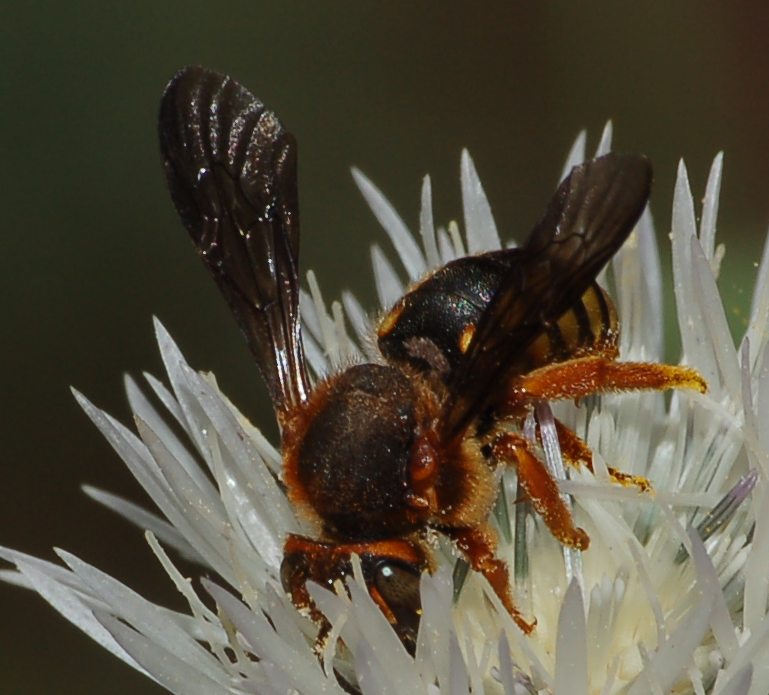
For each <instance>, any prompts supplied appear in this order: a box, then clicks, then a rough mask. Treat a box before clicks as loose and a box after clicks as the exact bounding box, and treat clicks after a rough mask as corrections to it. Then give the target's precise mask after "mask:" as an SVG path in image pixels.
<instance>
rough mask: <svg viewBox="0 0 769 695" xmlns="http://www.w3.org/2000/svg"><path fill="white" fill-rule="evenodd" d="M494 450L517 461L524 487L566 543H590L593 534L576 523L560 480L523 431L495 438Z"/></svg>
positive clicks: (499, 457) (583, 545)
mask: <svg viewBox="0 0 769 695" xmlns="http://www.w3.org/2000/svg"><path fill="white" fill-rule="evenodd" d="M575 436H576V435H575ZM493 453H494V457H495V458H496V459H497V460H498V461H503V462H504V463H506V464H508V465H515V467H516V470H517V473H518V481H519V482H520V484H521V487H522V488H523V490H524V492H525V493H526V496H527V497H528V498H529V501H530V502H531V504H532V506H533V507H534V511H536V512H537V514H539V515H540V516H541V517H542V520H543V521H544V522H545V524H547V527H548V528H549V529H550V532H551V533H552V534H553V535H554V536H555V537H556V538H557V539H558V540H559V541H560V542H561V543H563V544H564V545H568V546H571V547H572V548H577V549H578V550H585V549H586V548H587V546H588V545H589V544H590V537H589V536H588V535H587V533H585V531H584V530H583V529H581V528H579V527H578V526H575V524H574V519H573V518H572V516H571V512H570V511H569V508H568V507H567V506H566V504H565V503H564V501H563V498H562V497H561V493H560V490H559V489H558V483H556V481H555V479H554V478H553V476H552V475H550V473H549V472H548V470H547V468H546V467H545V464H543V463H542V461H540V460H539V459H538V458H537V457H536V456H535V455H534V454H533V453H532V451H531V449H530V448H529V444H528V442H527V441H526V440H525V439H524V438H523V437H522V436H521V435H519V434H514V433H512V432H506V433H504V434H502V435H500V436H499V437H498V438H497V439H496V440H495V441H494V445H493Z"/></svg>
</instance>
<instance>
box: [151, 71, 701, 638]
mask: <svg viewBox="0 0 769 695" xmlns="http://www.w3.org/2000/svg"><path fill="white" fill-rule="evenodd" d="M160 140H161V147H162V156H163V163H164V167H165V172H166V176H167V179H168V185H169V187H170V190H171V195H172V197H173V200H174V203H175V205H176V207H177V209H178V211H179V214H180V216H181V218H182V221H183V223H184V225H185V226H186V228H187V230H188V231H189V233H190V235H191V237H192V240H193V242H194V244H195V246H196V248H197V251H198V254H199V255H200V257H201V258H202V259H203V261H204V263H205V264H206V266H207V267H208V269H209V270H210V272H211V274H212V275H213V276H214V279H215V280H216V282H217V284H218V285H219V288H220V289H221V291H222V293H223V294H224V296H225V298H226V299H227V302H228V303H229V305H230V307H231V309H232V311H233V312H234V314H235V317H236V318H237V320H238V323H239V325H240V327H241V329H242V331H243V333H244V334H245V337H246V340H247V341H248V344H249V346H250V348H251V351H252V352H253V354H254V357H255V359H256V362H257V365H258V367H259V370H260V372H261V374H262V377H263V378H264V381H265V383H266V385H267V388H268V390H269V392H270V396H271V398H272V402H273V404H274V407H275V410H276V413H277V418H278V421H279V424H280V426H281V430H282V448H283V477H284V482H285V485H286V488H287V491H288V495H289V497H290V499H291V501H292V503H293V504H294V506H295V508H296V510H297V512H298V513H299V514H301V515H302V516H303V517H304V518H305V519H306V520H309V521H310V522H311V523H312V524H313V525H314V528H315V535H314V536H313V537H306V536H299V535H289V537H288V538H287V539H286V542H285V551H284V560H283V563H282V566H281V579H282V582H283V586H284V588H285V589H286V591H288V592H289V593H290V595H291V597H292V600H293V602H294V604H295V605H296V606H298V607H300V608H304V609H308V610H309V611H310V613H311V615H312V616H313V618H315V619H316V620H317V621H320V622H322V621H323V618H322V616H321V614H320V613H319V612H318V611H317V609H316V608H315V606H314V605H313V603H312V601H311V599H310V596H309V593H308V591H307V588H306V583H307V581H308V580H314V581H316V582H319V583H321V584H324V585H331V584H333V583H334V581H336V580H338V579H341V578H344V577H345V576H347V575H348V574H350V572H351V559H352V556H353V555H354V554H357V555H358V556H359V557H360V562H361V566H362V569H363V574H364V577H365V580H366V583H367V586H368V589H369V592H370V594H371V596H372V598H373V599H374V601H375V602H376V603H377V605H378V606H379V607H380V609H381V610H382V612H383V613H384V615H385V616H386V617H387V619H388V620H389V621H390V623H391V624H392V625H393V627H394V628H395V630H396V631H397V633H398V634H399V636H400V637H401V639H402V640H403V642H404V644H405V645H406V647H407V648H409V649H411V650H413V648H414V644H415V640H416V633H417V629H418V626H419V615H420V599H419V576H420V574H421V573H422V572H423V571H431V570H433V569H434V562H433V559H432V553H431V550H430V547H429V545H428V543H427V541H426V538H427V533H428V531H429V530H431V529H432V530H435V531H438V532H440V533H442V534H444V535H445V536H447V537H448V538H449V539H451V540H452V541H453V542H454V543H455V544H456V547H457V548H458V550H459V551H460V552H461V553H462V555H463V556H464V557H465V558H466V560H467V562H468V563H469V565H470V566H471V567H472V568H473V569H474V570H476V571H477V572H481V573H482V574H483V575H484V576H485V577H486V578H487V579H488V581H489V583H490V584H491V586H492V588H493V590H494V592H495V593H496V594H497V595H498V596H499V598H500V599H501V601H502V603H503V605H504V606H505V608H506V609H507V610H508V611H509V613H510V615H511V616H512V617H513V618H514V619H515V621H516V623H517V624H518V625H519V627H520V628H521V629H522V630H523V631H525V632H530V631H531V630H532V629H533V627H534V624H535V623H534V620H533V617H528V618H525V617H524V616H522V615H521V614H520V613H519V611H518V610H517V609H516V607H515V604H514V602H513V598H512V595H511V590H510V582H509V574H508V568H507V565H506V564H505V562H503V561H502V560H500V559H499V558H498V557H497V555H496V545H497V540H496V536H495V533H494V531H493V529H492V527H491V526H490V525H489V522H488V515H489V511H490V510H491V508H492V506H493V504H494V502H495V499H496V496H497V482H496V481H497V477H496V471H497V469H498V468H499V467H500V466H515V467H516V470H517V475H518V479H519V482H520V484H521V486H522V488H523V490H524V491H525V493H526V496H527V498H528V499H529V500H530V502H531V503H532V505H533V507H534V509H535V510H536V511H537V512H538V513H539V514H540V516H541V517H542V519H543V521H544V522H545V523H546V524H547V526H548V528H549V529H550V530H551V532H552V533H553V535H554V536H555V537H556V538H557V539H558V540H559V541H560V542H562V543H564V544H566V545H569V546H573V547H575V548H579V549H585V548H587V547H588V543H589V538H588V535H587V534H586V533H585V531H584V530H583V529H581V528H578V527H577V526H576V525H575V524H574V522H573V520H572V516H571V513H570V512H569V510H568V508H567V507H566V505H565V504H564V502H563V501H562V499H561V497H560V495H559V492H558V486H557V484H556V481H555V480H554V479H553V477H552V476H551V475H550V473H549V472H548V470H547V468H546V467H545V465H544V464H543V463H542V461H541V460H540V458H539V456H538V452H537V445H536V442H531V441H528V440H527V439H525V438H524V437H523V435H522V434H521V429H522V427H521V426H522V423H523V421H524V419H525V418H526V416H527V415H528V413H529V412H530V411H531V410H532V408H533V407H534V406H535V405H536V404H537V403H538V402H540V401H550V400H559V399H578V398H583V397H585V396H588V395H590V394H594V393H600V392H605V391H626V390H635V389H670V388H690V389H696V390H699V391H704V390H705V383H704V381H703V379H702V377H701V376H700V375H699V374H697V372H695V371H694V370H692V369H688V368H684V367H678V366H671V365H661V364H646V363H628V362H618V361H617V358H618V347H617V346H618V337H619V327H618V321H617V316H616V313H615V310H614V306H613V304H612V302H611V300H610V299H609V297H608V296H607V294H606V293H605V292H604V290H603V289H601V288H600V287H599V286H598V284H597V283H596V282H595V278H596V276H597V274H598V272H599V271H600V270H601V268H602V267H603V266H604V264H605V263H606V262H607V261H608V260H609V258H610V257H611V256H612V255H613V254H614V253H615V252H616V251H617V250H618V249H619V247H620V246H621V245H622V243H623V242H624V241H625V239H626V238H627V237H628V235H629V234H630V232H631V231H632V229H633V227H634V226H635V224H636V222H637V220H638V218H639V216H640V215H641V212H642V211H643V209H644V207H645V205H646V202H647V200H648V197H649V192H650V187H651V178H652V175H651V167H650V165H649V163H648V161H647V160H646V159H645V158H644V157H642V156H638V155H622V154H609V155H606V156H604V157H600V158H597V159H594V160H591V161H588V162H586V163H584V164H582V165H580V166H578V167H575V168H574V169H573V170H572V171H571V173H570V174H569V176H567V178H566V179H565V180H564V181H563V182H562V183H561V185H560V186H559V187H558V190H557V191H556V193H555V195H554V196H553V197H552V199H551V201H550V203H549V204H548V206H547V208H546V211H545V214H544V216H543V218H542V219H541V221H540V222H539V223H538V224H537V225H536V226H535V227H534V229H533V231H532V232H531V234H530V235H529V237H528V239H527V241H526V242H525V243H524V244H523V245H522V246H521V247H519V248H516V249H508V250H501V251H492V252H489V253H484V254H480V255H476V256H469V257H466V258H461V259H459V260H456V261H454V262H452V263H449V264H447V265H446V266H444V267H442V268H440V269H439V270H437V271H435V272H434V273H432V274H431V275H429V276H428V277H426V278H425V279H424V280H423V281H422V282H421V283H419V284H417V285H416V286H415V287H413V288H412V289H411V290H410V291H409V292H408V293H407V294H406V295H405V296H404V297H403V298H402V299H400V300H399V301H398V302H397V303H396V304H395V306H394V307H393V308H392V309H391V310H390V311H389V313H387V314H386V316H385V317H384V319H383V320H382V321H381V323H380V324H379V327H378V330H377V336H378V345H379V349H380V351H381V355H382V359H381V361H380V362H378V363H375V364H374V363H372V364H359V365H356V366H353V367H350V368H348V369H346V370H344V371H342V372H341V373H338V374H335V375H333V376H331V377H329V378H327V379H325V380H323V381H321V382H319V383H316V384H312V383H311V381H310V379H309V377H308V374H307V369H306V366H305V358H304V350H303V344H302V337H301V328H300V318H299V310H298V300H299V288H298V256H299V207H298V196H297V173H296V144H295V141H294V139H293V137H292V136H291V135H290V134H289V133H287V132H286V131H285V130H284V129H283V127H282V125H281V124H280V122H279V121H278V119H277V117H276V116H275V115H274V114H273V113H271V112H270V111H268V110H266V108H265V107H264V105H263V104H262V103H261V102H260V101H259V100H258V99H256V98H255V97H254V96H253V95H252V94H250V93H249V92H248V91H247V90H246V89H244V88H243V87H242V86H241V85H239V84H238V83H237V82H235V81H233V80H232V79H230V78H229V77H226V76H224V75H221V74H218V73H215V72H212V71H209V70H206V69H203V68H200V67H189V68H185V69H183V70H182V71H180V72H179V73H178V74H177V75H176V76H175V77H174V78H173V79H172V81H171V82H170V84H169V85H168V87H167V89H166V92H165V94H164V96H163V100H162V104H161V110H160ZM556 428H557V432H558V437H559V440H560V445H561V449H562V453H563V456H564V458H565V460H566V461H567V462H568V463H569V464H572V465H574V466H588V467H590V466H592V459H591V454H590V451H589V449H588V447H587V446H586V445H585V444H584V443H583V442H582V441H581V440H580V439H579V438H578V437H577V435H576V434H575V433H574V432H572V431H571V430H569V429H568V428H566V427H565V426H563V425H561V424H560V423H556ZM611 474H612V476H613V477H614V478H615V479H616V480H617V481H618V482H631V483H635V484H638V485H640V486H642V487H643V486H645V485H646V484H647V483H646V481H644V480H640V479H632V478H629V477H628V476H625V475H623V474H622V473H620V472H619V471H615V470H613V469H612V470H611Z"/></svg>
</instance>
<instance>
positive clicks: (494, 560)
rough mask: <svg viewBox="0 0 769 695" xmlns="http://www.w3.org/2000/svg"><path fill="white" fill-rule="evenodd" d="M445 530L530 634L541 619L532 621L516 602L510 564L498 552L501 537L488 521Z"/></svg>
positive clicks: (523, 628) (510, 612)
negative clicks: (498, 537) (498, 555)
mask: <svg viewBox="0 0 769 695" xmlns="http://www.w3.org/2000/svg"><path fill="white" fill-rule="evenodd" d="M442 530H443V532H444V533H445V534H446V535H447V536H448V537H449V538H451V539H452V540H454V541H455V542H456V544H457V548H459V550H461V551H462V554H463V555H464V556H465V557H466V558H467V561H468V562H469V563H470V567H472V568H473V569H474V570H475V571H476V572H480V573H481V574H482V575H483V576H484V577H486V579H487V580H488V582H489V584H490V585H491V588H492V589H493V590H494V593H495V594H496V595H497V596H499V600H500V601H502V604H503V605H504V607H505V608H506V609H507V612H508V613H509V614H510V617H511V618H512V619H513V620H514V621H515V623H516V625H518V627H519V628H521V630H523V632H524V633H526V634H527V635H528V634H529V633H530V632H531V631H532V630H533V629H534V627H535V626H536V624H537V621H536V620H534V621H532V622H528V621H526V620H524V619H523V616H522V615H521V613H520V611H519V610H518V609H517V608H516V607H515V604H514V603H513V596H512V593H511V591H510V574H509V572H508V569H507V565H506V564H505V563H504V562H503V561H502V560H500V559H499V558H498V557H497V555H496V550H497V537H496V534H495V533H494V530H493V529H492V528H491V527H490V526H488V525H487V524H481V525H479V526H475V527H472V528H447V529H442Z"/></svg>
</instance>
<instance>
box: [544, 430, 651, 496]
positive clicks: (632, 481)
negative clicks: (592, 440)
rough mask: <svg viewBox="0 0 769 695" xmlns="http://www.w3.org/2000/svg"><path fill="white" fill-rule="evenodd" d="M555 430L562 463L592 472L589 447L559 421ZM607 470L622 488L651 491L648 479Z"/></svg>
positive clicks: (611, 469)
mask: <svg viewBox="0 0 769 695" xmlns="http://www.w3.org/2000/svg"><path fill="white" fill-rule="evenodd" d="M555 430H556V433H557V434H558V442H559V443H560V446H561V454H562V455H563V459H564V461H566V462H567V463H568V464H569V465H570V466H574V468H579V467H581V466H586V467H587V469H588V470H590V471H592V470H593V452H592V451H590V447H588V445H587V444H585V442H583V441H582V439H580V437H578V436H577V434H576V433H575V432H574V431H573V430H571V429H569V428H568V427H566V425H564V424H563V423H562V422H560V421H559V420H556V421H555ZM538 431H539V430H538ZM607 468H608V470H609V477H611V479H612V480H613V481H614V482H615V483H619V484H620V485H622V486H624V487H637V488H638V489H639V490H641V492H648V491H649V490H651V489H652V484H651V483H650V482H649V480H648V478H644V477H643V476H642V475H631V474H630V473H623V472H622V471H621V470H619V469H618V468H613V467H612V466H608V467H607Z"/></svg>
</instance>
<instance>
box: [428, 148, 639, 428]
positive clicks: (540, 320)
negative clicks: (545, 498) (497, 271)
mask: <svg viewBox="0 0 769 695" xmlns="http://www.w3.org/2000/svg"><path fill="white" fill-rule="evenodd" d="M651 179H652V172H651V165H650V164H649V161H648V160H647V159H646V158H645V157H643V156H641V155H627V154H608V155H606V156H604V157H599V158H597V159H593V160H591V161H589V162H585V163H584V164H581V165H580V166H577V167H574V169H572V170H571V173H570V174H569V175H568V176H567V177H566V179H564V181H563V182H562V183H561V185H560V186H559V187H558V190H557V191H556V193H555V195H554V196H553V198H552V199H551V201H550V203H549V205H548V207H547V210H546V212H545V216H544V217H543V218H542V220H541V221H540V222H539V224H538V225H537V226H536V227H535V228H534V230H533V231H532V232H531V235H530V236H529V238H528V240H527V241H526V243H525V244H524V245H523V247H522V248H521V255H520V262H519V263H516V264H515V266H514V267H513V268H512V269H511V270H510V272H509V273H508V274H507V275H506V276H505V278H504V279H503V281H502V283H501V284H500V286H499V289H498V291H497V293H496V294H495V295H494V297H493V298H492V299H491V301H490V302H489V304H488V306H487V307H486V309H485V310H484V312H483V314H482V316H481V318H480V320H479V321H478V325H477V328H476V331H475V334H474V336H473V338H472V342H471V343H470V345H469V346H468V349H467V351H466V352H465V354H464V356H463V359H462V363H461V364H460V365H459V367H458V368H457V369H455V370H454V371H453V373H452V375H451V379H450V381H449V394H450V397H449V400H448V403H447V405H446V409H445V410H444V414H443V420H442V426H443V436H444V441H446V442H449V441H452V440H453V439H454V438H455V437H458V436H460V435H461V434H462V433H463V432H464V430H465V429H466V428H467V427H468V426H469V425H470V423H471V422H472V421H473V419H475V417H477V416H478V415H479V414H480V413H481V412H482V411H483V410H485V409H486V408H488V407H489V406H492V405H493V404H494V403H495V401H496V400H497V399H498V398H499V397H500V396H501V392H502V391H504V388H505V385H506V383H507V382H508V380H509V379H510V378H511V377H512V376H513V374H511V373H509V370H510V369H511V368H513V369H514V368H515V367H514V360H512V359H511V357H512V356H514V355H515V354H517V353H519V352H520V351H521V350H523V349H525V348H526V347H527V346H528V345H529V344H530V343H531V342H532V341H533V340H535V339H536V338H537V337H538V336H539V335H540V334H541V333H542V331H543V330H544V328H545V326H546V325H547V324H548V323H549V322H552V321H555V320H557V319H558V318H559V317H560V316H561V315H562V314H563V313H564V312H566V311H567V310H568V309H569V308H570V307H571V306H572V305H573V304H574V302H575V301H576V299H578V298H579V297H580V296H581V295H582V294H583V292H584V291H585V290H586V289H587V287H588V286H589V285H590V283H591V282H592V281H593V280H594V279H595V277H596V275H597V274H598V272H599V271H600V270H601V268H602V267H603V266H604V264H605V263H606V262H607V261H608V260H609V258H611V256H612V255H614V253H615V252H616V251H617V250H618V249H619V247H620V246H621V245H622V243H623V242H624V241H625V239H626V238H627V236H628V235H629V234H630V232H631V231H632V229H633V227H634V226H635V224H636V222H637V221H638V218H639V217H640V215H641V213H642V212H643V209H644V207H645V205H646V201H647V200H648V198H649V193H650V190H651Z"/></svg>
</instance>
